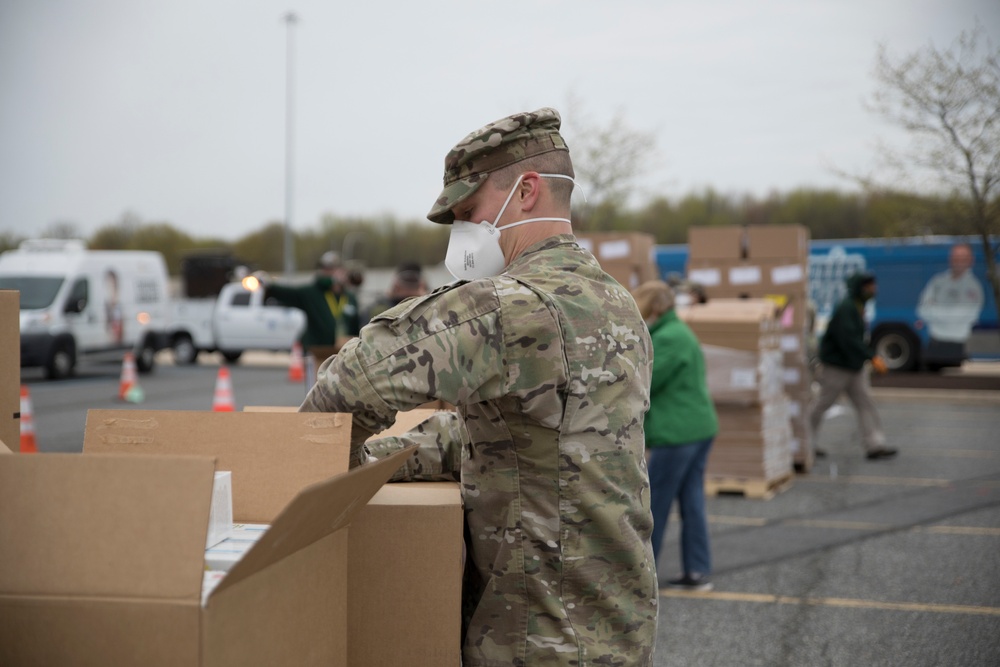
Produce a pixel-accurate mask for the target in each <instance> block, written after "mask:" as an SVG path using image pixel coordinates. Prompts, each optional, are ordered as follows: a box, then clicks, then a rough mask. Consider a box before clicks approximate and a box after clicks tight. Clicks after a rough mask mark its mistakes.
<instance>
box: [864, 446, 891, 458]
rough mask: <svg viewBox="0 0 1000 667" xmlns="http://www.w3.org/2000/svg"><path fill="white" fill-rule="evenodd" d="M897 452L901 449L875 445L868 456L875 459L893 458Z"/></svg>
mask: <svg viewBox="0 0 1000 667" xmlns="http://www.w3.org/2000/svg"><path fill="white" fill-rule="evenodd" d="M897 453H899V450H898V449H896V448H895V447H874V448H872V449H869V450H868V453H867V454H866V456H867V457H868V458H869V459H871V460H873V461H874V460H875V459H891V458H892V457H893V456H895V455H896V454H897Z"/></svg>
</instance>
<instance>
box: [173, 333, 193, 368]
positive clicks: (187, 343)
mask: <svg viewBox="0 0 1000 667" xmlns="http://www.w3.org/2000/svg"><path fill="white" fill-rule="evenodd" d="M173 350H174V363H175V364H177V365H178V366H189V365H191V364H193V363H195V362H196V361H198V348H196V347H195V346H194V341H193V340H191V336H189V335H187V334H180V335H178V336H177V337H176V338H174V344H173Z"/></svg>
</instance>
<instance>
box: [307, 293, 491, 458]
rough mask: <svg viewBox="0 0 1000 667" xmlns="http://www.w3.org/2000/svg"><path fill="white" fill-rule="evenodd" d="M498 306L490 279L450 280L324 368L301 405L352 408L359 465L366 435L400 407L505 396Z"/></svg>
mask: <svg viewBox="0 0 1000 667" xmlns="http://www.w3.org/2000/svg"><path fill="white" fill-rule="evenodd" d="M499 309H500V302H499V298H498V297H497V293H496V288H495V287H494V285H493V283H492V282H491V281H489V280H478V281H475V282H471V283H458V284H455V285H450V286H447V287H444V288H441V289H438V290H435V291H434V292H432V293H431V294H429V295H427V296H425V297H421V298H418V299H412V300H408V301H404V302H403V303H401V304H399V305H398V306H396V307H394V308H390V309H389V310H387V311H385V312H384V313H381V314H380V315H378V316H376V317H374V318H373V319H372V321H371V323H369V324H368V326H366V327H365V328H364V329H362V330H361V334H360V336H359V337H358V338H356V339H354V340H352V341H351V342H349V343H348V344H347V345H345V346H344V348H343V349H342V350H341V351H340V353H339V354H337V355H336V356H334V357H331V358H330V359H328V360H326V361H325V362H324V363H323V364H322V365H321V366H320V368H319V370H318V372H317V376H316V384H315V385H314V386H313V388H312V389H311V390H310V391H309V394H308V395H307V396H306V399H305V401H304V402H303V403H302V405H301V406H300V407H299V410H300V411H303V412H349V413H351V414H352V415H353V417H354V420H353V428H352V433H351V451H352V464H356V462H357V460H363V454H362V453H361V452H360V450H361V448H362V447H363V445H364V442H365V440H367V439H368V438H369V437H371V435H372V434H374V433H378V432H380V431H382V430H384V429H385V428H387V427H388V426H390V425H391V424H392V423H393V421H394V419H395V415H396V412H397V411H401V410H410V409H412V408H415V407H417V406H419V405H421V404H423V403H426V402H428V401H431V400H434V399H443V400H445V401H447V402H449V403H452V404H455V405H463V404H466V403H469V402H479V401H485V400H489V399H492V398H496V397H498V396H500V395H502V394H503V392H504V391H505V388H506V373H505V364H504V358H503V345H502V341H501V332H500V314H499ZM442 460H448V461H454V460H455V458H454V456H451V455H449V456H446V457H444V458H443V459H442Z"/></svg>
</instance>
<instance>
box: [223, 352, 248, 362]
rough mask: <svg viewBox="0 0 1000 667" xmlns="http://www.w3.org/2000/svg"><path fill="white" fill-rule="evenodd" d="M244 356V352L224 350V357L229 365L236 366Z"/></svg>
mask: <svg viewBox="0 0 1000 667" xmlns="http://www.w3.org/2000/svg"><path fill="white" fill-rule="evenodd" d="M242 356H243V350H223V351H222V357H223V358H224V359H225V360H226V361H227V362H229V363H231V364H235V363H236V362H237V361H239V360H240V357H242Z"/></svg>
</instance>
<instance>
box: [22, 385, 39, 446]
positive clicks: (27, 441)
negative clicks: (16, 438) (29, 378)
mask: <svg viewBox="0 0 1000 667" xmlns="http://www.w3.org/2000/svg"><path fill="white" fill-rule="evenodd" d="M37 452H38V444H37V443H36V442H35V422H34V419H33V418H32V416H31V395H30V394H29V393H28V388H27V387H25V386H24V385H23V384H22V385H21V453H22V454H35V453H37Z"/></svg>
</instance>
